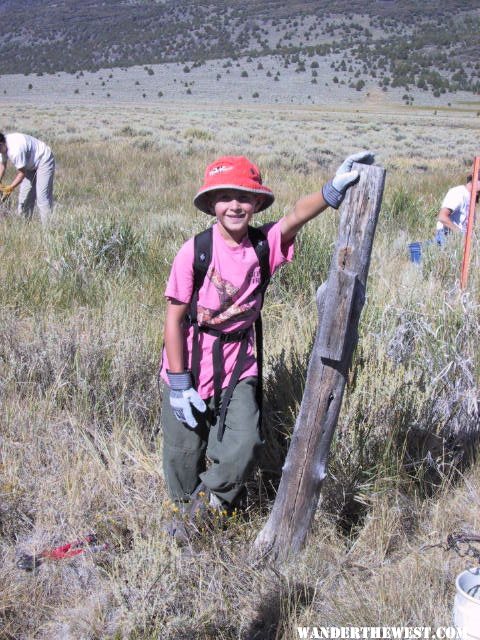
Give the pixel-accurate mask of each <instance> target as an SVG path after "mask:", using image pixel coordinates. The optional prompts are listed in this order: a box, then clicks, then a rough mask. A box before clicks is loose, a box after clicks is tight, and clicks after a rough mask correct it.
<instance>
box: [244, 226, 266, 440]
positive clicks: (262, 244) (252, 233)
mask: <svg viewBox="0 0 480 640" xmlns="http://www.w3.org/2000/svg"><path fill="white" fill-rule="evenodd" d="M248 237H249V239H250V242H251V243H252V246H253V248H254V249H255V253H256V254H257V259H258V263H259V265H260V292H261V294H262V300H261V303H260V304H261V307H263V299H264V297H265V291H266V289H267V287H268V285H269V283H270V278H271V273H270V247H269V245H268V240H267V237H266V235H265V234H264V233H263V231H262V230H261V229H258V228H256V227H248ZM255 349H256V352H257V369H258V379H257V390H256V394H255V397H256V400H257V405H258V411H259V414H260V415H259V429H260V432H261V430H262V413H263V326H262V314H261V312H260V314H259V316H258V318H257V319H256V320H255Z"/></svg>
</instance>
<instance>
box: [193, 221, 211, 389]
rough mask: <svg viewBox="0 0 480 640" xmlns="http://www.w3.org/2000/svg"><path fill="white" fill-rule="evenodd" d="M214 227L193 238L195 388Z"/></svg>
mask: <svg viewBox="0 0 480 640" xmlns="http://www.w3.org/2000/svg"><path fill="white" fill-rule="evenodd" d="M212 233H213V230H212V227H209V228H208V229H206V230H205V231H202V233H198V234H197V235H196V236H195V237H194V239H193V293H192V300H191V302H190V314H189V315H190V323H191V324H192V325H193V341H192V378H193V384H194V386H195V388H196V387H197V385H198V379H199V373H200V337H199V331H198V322H197V304H198V292H199V291H200V289H201V287H202V284H203V282H204V280H205V276H206V275H207V271H208V267H209V266H210V262H211V261H212V244H213V239H212Z"/></svg>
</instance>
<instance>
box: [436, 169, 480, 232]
mask: <svg viewBox="0 0 480 640" xmlns="http://www.w3.org/2000/svg"><path fill="white" fill-rule="evenodd" d="M471 195H472V176H471V175H469V176H468V177H467V180H466V182H465V184H460V185H458V187H452V188H451V189H449V190H448V192H447V195H446V196H445V198H444V199H443V202H442V206H441V207H440V211H439V212H438V217H437V228H436V234H435V239H436V241H437V243H438V244H440V245H443V244H444V242H445V240H446V238H447V236H448V235H449V234H450V233H452V231H453V232H457V233H465V232H466V231H467V222H468V212H469V209H470V198H471ZM477 202H478V194H477Z"/></svg>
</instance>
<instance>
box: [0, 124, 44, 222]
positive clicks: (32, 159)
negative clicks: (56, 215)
mask: <svg viewBox="0 0 480 640" xmlns="http://www.w3.org/2000/svg"><path fill="white" fill-rule="evenodd" d="M8 160H10V162H11V163H12V164H13V166H14V167H15V168H16V170H17V173H16V175H15V177H14V178H13V181H12V182H11V184H9V185H1V184H0V191H1V192H2V193H3V197H4V198H8V197H9V196H10V195H11V193H12V192H13V190H14V189H15V188H16V187H18V186H19V185H20V192H19V196H18V212H19V214H20V215H23V216H25V218H31V217H32V215H33V208H34V206H35V200H36V202H37V207H38V211H39V214H40V220H41V221H42V224H46V223H47V221H48V218H49V216H50V215H51V213H52V207H53V177H54V174H55V158H54V157H53V153H52V150H51V149H50V147H48V146H47V145H46V144H45V143H44V142H42V141H41V140H38V139H37V138H34V137H32V136H29V135H26V134H23V133H7V134H3V133H0V182H1V180H2V178H3V175H4V173H5V170H6V167H7V161H8Z"/></svg>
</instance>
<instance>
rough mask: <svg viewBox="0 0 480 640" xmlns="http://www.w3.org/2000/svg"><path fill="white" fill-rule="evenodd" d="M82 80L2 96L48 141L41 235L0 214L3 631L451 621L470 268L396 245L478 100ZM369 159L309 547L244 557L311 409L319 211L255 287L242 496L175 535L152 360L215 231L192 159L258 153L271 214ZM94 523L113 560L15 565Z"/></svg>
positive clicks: (472, 402)
mask: <svg viewBox="0 0 480 640" xmlns="http://www.w3.org/2000/svg"><path fill="white" fill-rule="evenodd" d="M153 77H157V75H155V76H153ZM4 78H6V76H4V77H3V78H2V79H1V82H0V89H3V88H4V86H6V85H4ZM39 80H41V79H39ZM25 81H26V82H27V80H25ZM34 82H36V81H34ZM31 91H33V89H32V90H30V94H31ZM73 91H74V88H73V85H72V101H71V102H70V95H69V94H70V92H69V94H68V98H65V99H61V98H58V99H57V100H53V99H47V98H45V97H44V98H43V100H40V96H37V99H36V100H31V101H29V100H27V99H25V100H20V99H18V96H17V97H15V98H14V97H12V96H11V95H9V93H8V88H7V93H6V94H5V93H4V94H3V96H2V100H1V102H0V130H2V131H21V132H25V133H31V134H33V135H35V136H38V137H39V138H41V139H43V140H45V141H48V143H49V144H50V145H51V147H52V148H53V150H54V153H55V156H56V161H57V173H56V183H55V199H56V206H55V211H54V215H53V217H52V220H51V223H50V225H49V226H48V227H47V228H45V229H43V228H42V227H41V225H40V223H39V221H38V219H34V220H32V221H30V222H28V221H25V220H23V219H20V218H19V217H17V216H16V215H15V206H14V205H15V198H13V199H12V200H13V201H12V203H11V207H10V210H9V212H8V215H6V216H4V217H3V218H2V219H1V220H0V251H1V264H2V269H1V270H0V296H1V300H2V305H1V309H0V398H1V403H0V444H1V446H0V557H1V563H0V638H5V639H8V640H12V639H16V640H27V639H33V638H35V639H36V640H37V639H38V640H47V639H48V640H86V639H89V640H94V639H111V640H114V639H115V640H117V639H122V640H123V639H129V640H140V639H142V640H144V639H145V640H147V639H148V640H150V639H151V640H153V639H154V638H155V639H157V638H162V639H165V640H174V639H175V640H180V639H184V638H185V639H186V638H196V639H199V640H200V639H201V640H207V639H208V640H214V639H221V640H234V639H241V640H291V639H293V638H297V637H298V632H297V627H299V626H324V627H333V626H338V627H341V626H386V625H395V626H417V627H418V626H431V627H439V626H449V625H450V624H451V615H452V606H453V598H454V593H455V585H454V580H455V576H456V574H457V573H459V572H460V571H461V570H463V569H464V568H466V567H467V566H469V565H470V563H471V562H472V561H471V560H469V559H468V558H460V557H459V556H458V555H457V554H455V553H454V552H453V551H446V550H444V549H442V548H438V547H437V548H426V547H427V546H428V545H435V544H438V543H445V541H446V538H447V535H448V534H450V533H453V532H456V531H459V530H463V531H469V532H477V533H478V532H479V527H480V517H479V513H480V511H479V508H478V507H479V504H480V467H479V466H478V463H475V461H474V450H475V446H476V444H477V441H478V431H479V422H478V398H479V390H478V375H479V371H480V361H479V355H478V333H479V330H480V310H479V303H478V300H479V292H480V277H479V272H480V258H479V255H478V240H477V238H476V237H475V238H474V245H473V252H472V263H471V272H470V280H469V286H468V289H467V291H466V292H464V293H461V292H460V291H459V275H460V263H461V255H462V245H461V242H460V240H459V239H458V240H457V241H456V240H453V241H452V242H450V243H449V244H448V246H447V247H446V248H444V249H442V250H440V249H438V248H437V247H436V246H434V245H429V246H428V247H427V248H426V250H425V251H424V255H423V262H422V264H421V265H420V266H419V265H415V264H413V263H411V262H410V261H409V256H408V248H407V247H408V244H409V243H410V242H414V241H424V240H428V239H431V238H433V235H434V227H435V220H436V215H437V212H438V209H439V207H440V204H441V201H442V198H443V196H444V194H445V192H446V191H447V189H448V188H449V187H450V186H454V185H457V184H460V183H461V182H463V181H464V179H465V177H466V175H467V174H468V172H469V170H470V169H471V165H472V161H473V158H474V156H475V155H477V154H479V149H478V142H477V141H478V133H479V129H480V118H479V117H478V106H477V103H476V101H475V100H471V103H470V104H469V103H468V102H463V103H461V104H460V102H457V103H456V104H455V105H453V106H448V105H443V106H435V107H434V106H431V105H424V106H423V107H422V108H420V107H412V106H408V107H407V106H403V105H401V104H398V103H394V102H393V101H390V102H384V101H383V100H380V99H379V100H374V99H373V98H374V96H372V100H371V101H370V102H369V101H368V100H363V101H362V102H361V103H360V102H358V103H353V102H352V103H349V104H347V103H345V102H342V101H341V100H339V99H337V100H336V101H335V100H331V101H330V102H329V103H325V104H321V105H320V104H308V103H307V101H304V103H303V104H296V105H292V104H285V103H284V102H281V101H280V100H279V104H275V103H274V101H272V102H271V103H270V104H267V103H266V102H263V103H261V104H253V103H252V104H243V103H242V104H241V105H239V104H234V103H233V102H232V103H230V104H228V101H227V103H223V104H222V106H217V105H215V104H212V103H209V102H208V101H203V102H200V101H198V102H192V101H186V100H183V99H182V100H179V99H176V98H175V96H173V95H172V97H170V98H168V96H164V97H163V98H162V101H161V102H158V103H157V102H155V103H154V102H153V101H148V100H145V101H142V100H141V99H140V98H139V99H138V100H133V99H132V100H131V103H130V102H129V103H127V101H125V103H123V104H121V100H120V98H119V101H118V102H117V101H114V100H113V98H112V99H111V101H108V100H105V101H103V100H98V101H96V102H93V101H92V100H90V99H89V100H87V99H85V100H84V101H83V100H82V99H79V100H78V101H76V102H75V99H74V97H73ZM26 92H29V90H28V89H26ZM31 95H32V94H31ZM381 97H382V96H380V98H381ZM236 101H237V100H236ZM245 102H247V101H245ZM337 103H338V104H337ZM435 104H438V103H435ZM19 105H22V106H19ZM360 149H370V150H372V151H373V152H375V154H376V158H377V164H379V165H381V166H383V167H385V169H386V170H387V178H386V188H385V193H384V198H383V206H382V210H381V213H380V218H379V224H378V227H377V233H376V238H375V243H374V249H373V254H372V263H371V267H370V273H369V280H368V289H367V302H366V305H365V307H364V310H363V315H362V318H361V325H360V339H359V345H358V348H357V350H356V353H355V356H354V361H353V365H352V371H351V375H350V376H349V384H348V386H347V390H346V394H345V397H344V403H343V409H342V412H341V415H340V420H339V424H338V428H337V433H336V437H335V441H334V443H333V447H332V452H331V459H330V466H329V471H330V477H329V479H328V482H327V485H326V487H325V488H324V490H323V493H322V501H321V504H320V507H319V509H318V511H317V514H316V518H315V523H314V528H313V530H312V532H311V535H310V537H309V539H308V543H307V545H306V547H305V550H304V552H303V553H302V554H301V555H300V556H298V557H296V558H293V559H292V560H291V561H289V562H287V563H284V564H281V565H274V564H273V563H271V562H269V561H268V560H267V561H263V562H260V561H259V560H258V559H257V558H255V555H254V553H253V552H252V545H253V541H254V540H255V537H256V535H257V534H258V532H259V531H260V529H261V528H262V526H263V524H264V523H265V521H266V519H267V516H268V513H269V509H270V507H271V504H272V501H273V499H274V496H275V490H276V487H277V486H278V482H279V478H280V474H281V468H282V464H283V460H284V457H285V454H286V450H287V448H288V443H289V439H290V436H291V433H292V429H293V424H294V421H295V417H296V414H297V411H298V408H299V405H300V402H301V398H302V388H303V383H304V379H305V373H306V367H307V363H308V357H309V353H310V349H311V344H312V339H313V336H314V333H315V330H316V320H317V312H316V305H315V292H316V289H317V288H318V286H319V285H320V284H321V283H322V282H323V281H324V280H325V278H326V276H327V273H328V268H329V264H330V259H331V254H332V250H333V247H334V243H335V240H336V229H337V222H338V214H337V213H335V212H334V211H333V210H331V209H328V210H327V211H326V212H325V213H323V214H322V215H321V216H319V218H317V219H316V220H314V221H312V222H311V223H309V224H308V225H307V226H306V228H305V229H304V230H302V232H301V234H300V235H299V237H298V239H297V241H296V257H295V260H294V262H293V263H292V264H291V265H288V266H287V267H285V268H284V269H282V270H281V271H280V272H279V273H278V275H277V276H276V277H275V278H274V279H273V281H272V284H271V285H270V288H269V290H268V293H267V296H266V301H265V307H264V312H263V317H264V333H265V345H264V346H265V358H266V367H265V372H264V375H265V394H266V407H265V411H266V418H265V431H266V440H267V443H266V448H265V452H264V454H263V458H262V461H261V465H260V468H259V469H258V470H257V471H256V472H255V474H254V476H253V477H252V479H251V481H250V483H249V506H248V509H247V511H246V513H241V514H238V515H236V516H234V517H232V518H230V519H229V521H228V523H227V526H226V527H225V528H223V527H221V526H218V527H217V528H215V527H214V528H213V529H212V530H209V531H206V532H204V533H203V534H201V535H199V536H198V537H197V538H196V539H195V541H194V543H193V544H192V545H191V547H189V548H180V547H178V546H177V545H176V544H175V543H172V542H171V541H170V540H169V539H168V538H167V536H166V535H165V533H164V532H163V529H162V527H163V524H164V522H165V521H166V519H168V517H169V516H170V515H171V505H170V503H169V501H168V499H167V493H166V488H165V484H164V480H163V474H162V464H161V448H162V436H161V433H160V432H159V415H160V411H161V404H162V393H161V390H159V389H158V387H157V379H156V377H157V376H156V373H157V368H158V361H159V356H160V352H161V345H162V339H163V336H162V331H163V317H164V311H165V302H164V296H163V293H164V289H165V284H166V279H167V277H168V273H169V269H170V265H171V261H172V259H173V257H174V256H175V254H176V252H177V251H178V249H179V247H180V246H181V244H182V243H183V242H184V241H185V240H187V239H188V238H189V237H191V236H192V235H193V234H194V233H197V232H199V231H200V230H202V229H204V228H205V227H206V226H207V225H208V222H209V220H207V216H205V215H204V214H201V213H200V212H198V211H196V210H195V209H194V207H193V205H192V199H193V196H194V195H195V193H196V190H197V188H198V186H199V185H200V184H201V180H202V177H203V171H204V168H205V166H206V164H207V163H208V162H210V161H211V160H213V159H214V158H215V157H216V156H219V155H223V154H230V153H231V154H244V155H247V156H249V157H250V158H251V159H252V160H254V161H255V162H256V163H257V164H258V165H259V166H260V168H261V170H262V174H263V178H264V182H265V183H266V184H267V185H269V186H270V187H271V188H272V190H273V191H274V193H275V195H276V202H275V204H274V206H273V207H272V208H271V209H270V210H268V211H267V212H265V213H262V214H260V216H259V221H260V222H266V221H268V220H273V219H278V218H280V217H281V216H282V215H284V214H285V213H287V212H288V211H290V209H291V207H292V206H293V204H294V202H295V201H296V199H298V197H299V196H301V195H303V194H306V193H309V192H311V191H315V190H318V189H320V188H321V186H322V185H323V184H324V183H325V182H326V180H327V179H329V178H330V177H331V176H332V175H333V173H334V172H335V170H336V168H337V166H338V165H339V164H340V163H341V162H342V160H343V159H344V157H346V155H348V154H350V153H352V152H355V151H358V150H360ZM12 175H13V173H12V169H11V168H10V169H9V173H8V176H10V177H11V176H12ZM90 533H95V534H96V536H97V539H98V541H99V544H107V545H108V548H107V549H106V550H103V551H100V552H99V553H95V554H94V553H85V554H81V555H79V556H77V557H76V558H72V559H66V560H61V561H57V562H55V561H50V562H48V561H45V562H44V563H43V564H42V565H41V566H40V567H39V568H38V569H37V570H36V571H34V572H26V571H24V570H22V569H20V568H18V567H17V564H16V562H17V560H18V559H19V557H20V556H21V554H22V553H30V554H34V553H36V554H38V553H40V552H41V551H42V549H44V548H47V547H53V546H56V545H60V544H62V543H65V542H67V541H71V540H75V539H78V538H79V537H82V536H85V535H87V534H90Z"/></svg>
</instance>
